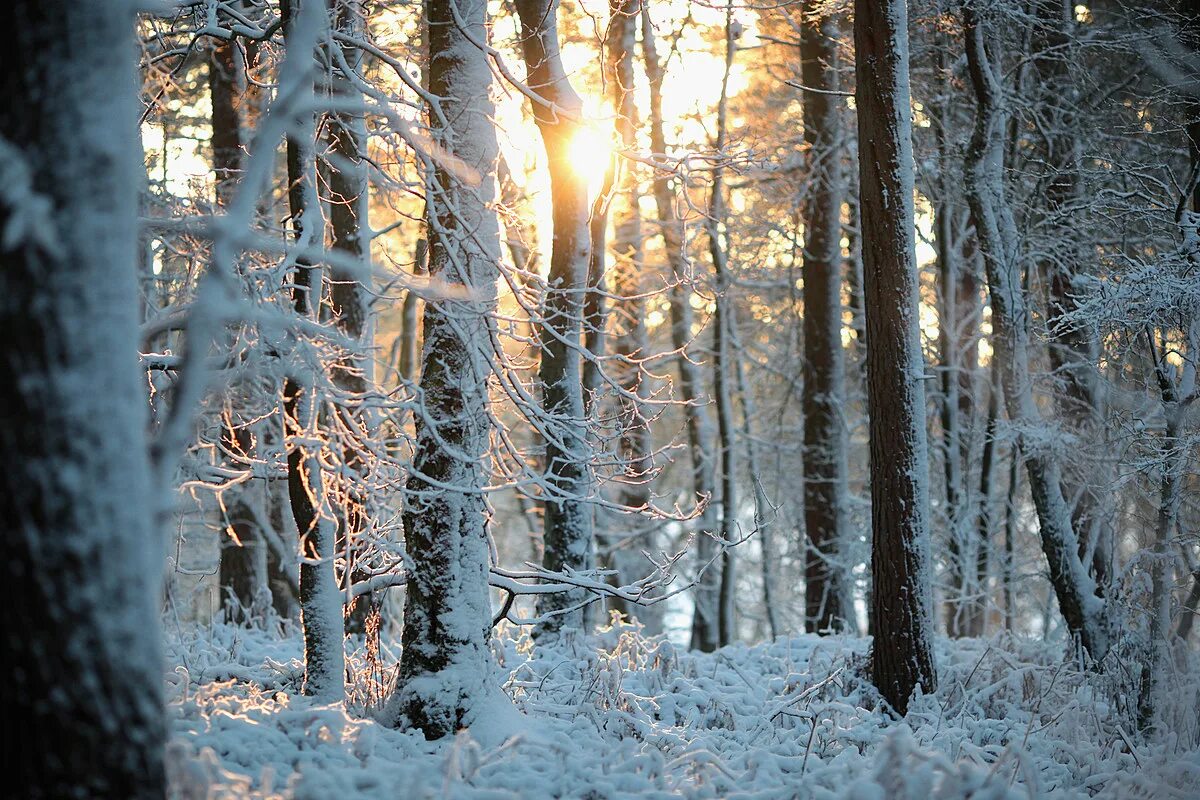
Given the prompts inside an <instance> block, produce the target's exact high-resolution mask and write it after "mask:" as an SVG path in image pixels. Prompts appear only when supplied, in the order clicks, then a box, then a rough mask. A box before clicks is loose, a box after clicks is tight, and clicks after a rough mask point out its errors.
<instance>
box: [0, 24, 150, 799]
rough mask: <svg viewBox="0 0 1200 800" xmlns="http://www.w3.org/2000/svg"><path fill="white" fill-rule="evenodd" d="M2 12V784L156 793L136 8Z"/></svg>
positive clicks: (44, 792) (22, 789)
mask: <svg viewBox="0 0 1200 800" xmlns="http://www.w3.org/2000/svg"><path fill="white" fill-rule="evenodd" d="M0 23H2V24H3V25H4V30H6V31H8V33H9V36H8V44H7V46H6V47H5V50H4V53H3V55H0V87H2V94H0V96H3V97H4V98H5V106H4V109H3V110H2V111H0V164H3V165H4V167H3V169H4V173H5V177H4V189H3V192H0V230H3V231H5V236H4V237H3V241H2V242H0V333H2V338H0V342H3V345H2V347H0V369H2V370H3V373H4V375H5V376H7V379H6V380H4V381H3V382H2V383H3V385H2V386H0V414H2V415H3V418H4V419H5V420H7V421H9V423H10V424H6V425H5V426H4V430H3V433H2V434H0V454H2V455H3V457H4V462H5V464H6V467H5V469H4V471H3V477H2V478H0V485H2V486H3V491H2V492H0V497H2V498H3V500H2V501H0V506H2V509H3V514H4V518H5V519H6V520H7V521H8V522H7V525H6V528H5V533H4V544H3V550H2V551H0V552H2V556H3V558H2V560H0V563H2V564H3V565H4V566H3V569H4V586H5V614H6V619H5V625H4V630H5V633H4V657H3V661H4V663H6V664H8V666H7V667H5V668H4V672H5V674H4V687H5V688H4V701H3V710H4V713H5V717H6V718H7V719H10V720H14V724H15V725H16V727H14V728H13V735H11V736H9V737H7V738H6V740H5V741H6V744H5V750H6V755H5V763H6V765H7V767H6V772H7V773H8V774H9V777H8V782H9V785H10V786H11V787H13V789H14V791H16V792H17V793H19V794H20V795H21V796H22V797H28V798H39V799H40V798H46V799H47V800H49V799H50V798H66V797H120V798H137V799H139V800H140V799H141V798H161V797H164V796H165V792H166V786H165V782H164V774H163V756H162V748H163V742H164V739H165V735H166V730H165V727H166V726H165V720H164V716H163V706H162V695H161V690H160V688H159V687H160V686H161V685H162V672H161V670H162V666H161V663H160V660H161V659H160V652H159V635H158V628H159V613H158V608H157V604H158V600H159V598H158V594H159V582H160V576H161V574H162V569H163V553H162V548H161V544H160V539H159V535H160V531H158V530H156V529H155V527H154V526H153V525H152V520H154V518H155V516H156V514H155V512H156V510H157V509H158V508H159V505H160V503H162V502H163V501H164V500H165V499H166V498H165V497H163V496H159V495H158V494H157V493H156V492H155V488H156V487H155V486H154V484H153V481H152V478H151V471H150V463H149V459H148V444H147V441H146V429H147V424H146V398H145V384H144V376H139V375H138V372H137V368H136V366H135V364H136V357H137V346H138V319H137V311H138V300H137V287H136V281H137V275H136V267H137V263H138V253H137V241H138V232H137V226H136V220H137V214H138V203H137V189H138V186H139V185H140V184H141V183H142V178H141V176H142V175H144V172H143V171H142V168H141V165H140V163H139V160H140V154H139V152H138V149H137V146H136V144H135V143H136V142H137V140H138V139H137V137H138V131H137V129H136V126H135V120H136V119H137V113H138V109H137V107H136V106H137V104H136V100H135V98H136V96H137V94H136V92H137V90H136V87H135V85H134V62H133V53H134V42H133V31H134V19H133V6H132V4H127V5H125V4H118V3H111V4H101V5H91V4H86V3H78V2H63V1H62V0H36V2H29V1H28V0H14V2H10V3H5V4H3V5H2V6H0ZM17 421H19V422H17Z"/></svg>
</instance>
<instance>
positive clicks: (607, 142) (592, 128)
mask: <svg viewBox="0 0 1200 800" xmlns="http://www.w3.org/2000/svg"><path fill="white" fill-rule="evenodd" d="M612 157H613V143H612V137H611V135H609V134H608V133H606V132H605V131H604V130H602V129H601V128H600V127H599V126H598V125H594V124H585V125H583V126H581V127H580V128H579V129H578V130H576V131H575V133H574V135H573V136H572V137H571V143H570V144H569V145H568V146H567V159H568V160H569V161H570V163H571V169H572V170H574V171H575V174H576V175H578V176H579V177H581V178H584V179H585V180H586V181H587V185H588V193H589V194H591V195H593V196H595V194H596V193H597V192H599V191H600V188H601V187H602V186H603V184H604V174H605V172H606V171H607V170H608V166H609V163H610V162H611V161H612Z"/></svg>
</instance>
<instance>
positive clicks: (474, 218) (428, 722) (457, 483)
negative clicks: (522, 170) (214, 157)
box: [388, 0, 500, 739]
mask: <svg viewBox="0 0 1200 800" xmlns="http://www.w3.org/2000/svg"><path fill="white" fill-rule="evenodd" d="M425 8H426V15H427V25H428V41H429V90H430V91H431V92H432V93H433V94H434V95H436V96H437V97H440V98H441V106H440V108H441V116H440V117H439V115H438V114H437V112H436V109H430V112H429V113H430V117H431V121H432V122H433V124H434V130H433V131H432V133H433V136H434V137H435V141H436V142H437V144H438V145H439V146H440V147H442V148H444V149H445V150H446V151H447V152H448V153H449V154H451V155H452V156H453V157H454V158H456V159H460V160H461V162H462V165H463V167H464V168H465V169H467V170H471V171H473V176H472V177H473V178H474V179H464V178H463V177H462V175H461V172H462V169H459V168H456V167H455V166H454V165H448V164H446V163H445V162H442V161H440V160H439V161H438V162H437V163H436V165H435V166H434V167H433V169H432V170H430V172H429V174H430V175H431V182H430V184H429V186H428V187H427V191H426V197H427V201H426V202H427V214H428V217H427V221H428V225H429V232H430V247H429V273H430V275H431V276H433V277H436V278H439V279H440V280H441V281H443V282H445V283H447V284H449V285H451V286H462V287H465V288H466V289H468V290H469V292H470V294H469V296H467V297H464V298H462V299H449V298H447V299H442V300H438V301H429V302H427V303H426V304H425V320H424V346H423V350H422V368H421V395H422V398H423V403H422V409H421V412H420V413H419V414H418V415H417V418H416V437H417V441H416V452H415V453H414V454H413V461H412V469H411V472H410V475H409V478H408V485H407V487H406V493H405V494H406V502H405V509H404V529H405V542H406V547H407V551H408V554H409V556H410V557H411V558H412V562H413V565H412V573H411V574H410V576H409V579H408V594H407V602H406V603H405V608H404V636H403V646H404V649H403V651H402V655H401V658H400V675H399V678H398V682H397V689H396V693H395V695H394V696H393V697H392V699H391V701H390V702H389V704H388V716H389V717H390V718H391V719H392V721H393V722H394V723H395V724H398V725H399V724H405V723H407V724H410V725H413V726H416V727H418V728H420V729H421V730H422V731H423V732H424V733H425V736H426V737H427V738H429V739H437V738H441V737H443V736H446V735H449V734H452V733H454V732H455V731H456V730H458V729H459V728H460V727H462V726H464V725H469V724H470V723H471V722H472V721H473V716H474V710H475V709H476V708H477V707H478V704H479V703H480V702H483V701H485V699H486V698H487V696H488V692H489V687H488V671H489V669H490V658H491V657H490V654H489V650H488V639H489V637H490V635H491V625H492V621H491V604H490V601H489V597H488V583H487V579H488V557H489V556H488V534H487V512H486V508H485V504H484V498H483V495H482V492H481V489H482V487H483V485H484V479H485V476H484V472H483V456H484V453H485V452H486V451H487V445H488V435H489V434H488V432H489V421H488V414H487V397H488V388H487V382H488V374H489V367H488V365H487V363H486V361H485V358H486V354H487V353H488V352H489V351H490V348H491V345H490V341H489V340H490V333H489V330H488V327H489V324H490V322H489V318H490V316H491V315H492V314H493V313H494V311H495V308H496V279H497V276H498V274H499V273H498V267H497V265H498V263H499V259H500V231H499V224H498V221H497V219H496V214H495V210H494V208H493V201H494V198H495V192H496V187H495V169H496V158H497V155H498V146H497V143H496V130H495V127H494V126H493V123H492V114H493V107H492V103H491V101H490V99H489V94H488V93H489V89H490V87H491V73H490V72H489V70H488V65H487V60H486V56H485V55H484V53H483V52H482V51H481V50H479V49H478V48H477V47H475V45H473V44H471V42H470V39H469V38H468V37H471V38H474V39H476V40H479V41H482V40H483V39H484V38H485V37H486V31H485V25H486V18H487V5H486V3H485V2H484V0H428V2H427V3H426V7H425ZM456 17H457V18H458V20H461V27H460V24H459V22H457V21H456ZM439 119H445V120H446V121H447V122H446V125H445V126H444V127H442V126H440V125H439V124H438V121H439Z"/></svg>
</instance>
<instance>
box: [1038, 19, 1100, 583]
mask: <svg viewBox="0 0 1200 800" xmlns="http://www.w3.org/2000/svg"><path fill="white" fill-rule="evenodd" d="M1073 9H1074V6H1073V4H1072V3H1069V2H1065V0H1041V2H1039V3H1038V4H1037V14H1038V25H1037V28H1036V29H1035V30H1038V31H1039V33H1040V35H1039V36H1037V37H1036V39H1037V40H1038V41H1037V45H1035V49H1037V50H1038V51H1039V52H1040V53H1041V56H1040V57H1039V58H1036V59H1034V63H1033V65H1034V68H1035V71H1036V74H1037V76H1038V78H1039V83H1040V86H1041V87H1042V90H1043V93H1044V96H1043V97H1042V98H1041V100H1042V102H1043V103H1044V104H1045V105H1046V106H1047V107H1048V108H1049V109H1050V113H1051V114H1052V115H1053V116H1051V120H1052V123H1051V125H1050V126H1049V127H1050V130H1051V132H1050V133H1049V134H1048V135H1047V138H1046V142H1045V146H1046V153H1045V155H1044V158H1045V161H1046V168H1047V170H1048V171H1049V173H1050V176H1049V177H1050V180H1049V183H1048V185H1047V186H1046V194H1045V196H1046V215H1047V220H1046V222H1047V228H1048V231H1047V233H1046V238H1047V239H1048V240H1049V241H1051V242H1056V243H1058V246H1059V252H1057V253H1055V252H1053V251H1051V252H1049V253H1048V254H1047V255H1045V256H1043V257H1042V258H1041V259H1040V263H1039V264H1038V269H1039V270H1040V271H1041V272H1042V274H1043V275H1044V276H1045V281H1046V284H1047V290H1048V293H1049V297H1048V299H1047V304H1046V326H1047V328H1048V329H1049V334H1050V346H1049V356H1050V366H1051V368H1052V369H1053V370H1054V374H1055V376H1056V377H1057V379H1058V383H1059V386H1060V389H1059V391H1058V392H1056V393H1055V395H1054V399H1055V403H1056V405H1057V408H1058V418H1059V419H1060V420H1061V422H1062V423H1063V424H1064V425H1065V426H1066V427H1067V428H1068V429H1069V430H1070V431H1071V432H1072V433H1073V434H1074V435H1075V436H1076V437H1077V440H1078V441H1079V442H1080V444H1081V445H1082V446H1086V445H1087V444H1089V443H1092V442H1095V441H1096V439H1097V438H1098V437H1099V436H1102V434H1103V428H1102V426H1101V425H1100V424H1099V423H1100V403H1099V397H1098V395H1097V391H1096V385H1095V384H1096V380H1095V375H1096V363H1097V360H1098V355H1097V344H1098V343H1097V342H1096V340H1095V338H1094V337H1093V336H1092V335H1091V333H1090V332H1089V331H1088V329H1087V326H1085V325H1081V324H1079V323H1077V322H1073V321H1072V319H1073V318H1072V314H1074V312H1076V311H1077V310H1078V308H1079V302H1078V299H1077V295H1078V292H1079V290H1078V288H1077V286H1076V278H1077V277H1078V276H1079V274H1080V269H1081V265H1082V264H1084V263H1086V262H1087V261H1088V260H1090V257H1089V256H1088V255H1087V254H1086V253H1082V252H1080V251H1079V249H1078V248H1077V247H1075V246H1074V245H1073V240H1074V238H1075V237H1076V236H1077V233H1076V227H1077V220H1076V218H1075V216H1074V214H1073V213H1072V210H1071V206H1072V204H1073V203H1074V201H1075V200H1076V198H1077V195H1078V189H1077V186H1078V184H1079V175H1078V171H1079V161H1080V158H1081V154H1080V152H1079V140H1078V137H1077V136H1076V135H1075V134H1074V133H1073V131H1074V130H1075V129H1076V127H1077V126H1078V122H1077V121H1076V120H1075V116H1076V112H1075V110H1074V109H1073V108H1071V106H1070V104H1069V102H1068V103H1067V104H1064V103H1063V98H1062V95H1061V90H1062V88H1063V81H1062V76H1063V73H1064V71H1065V66H1064V65H1065V64H1066V63H1067V61H1068V60H1069V59H1070V58H1071V57H1072V56H1073V55H1074V53H1073V51H1072V49H1071V42H1072V40H1073V31H1072V27H1073V26H1074V10H1073ZM1038 45H1040V46H1038ZM1085 463H1087V464H1088V466H1094V463H1093V462H1091V460H1090V459H1087V460H1085ZM1081 471H1082V472H1083V474H1082V475H1081V476H1079V477H1077V478H1074V479H1072V478H1070V477H1069V476H1064V479H1063V494H1064V496H1065V497H1066V498H1070V500H1071V503H1072V506H1071V524H1072V527H1073V528H1074V530H1075V533H1076V536H1077V537H1078V539H1079V555H1080V557H1081V558H1082V559H1083V562H1084V564H1085V565H1087V566H1088V567H1089V568H1090V569H1091V571H1092V575H1093V576H1094V577H1095V579H1096V582H1097V583H1098V584H1099V585H1100V586H1101V587H1104V586H1105V585H1106V584H1107V583H1108V559H1109V548H1108V545H1107V542H1106V541H1105V538H1106V537H1105V536H1104V520H1103V509H1104V504H1103V502H1102V499H1101V496H1100V493H1099V490H1098V488H1097V484H1098V483H1099V481H1098V479H1097V478H1096V477H1095V474H1094V473H1095V470H1094V469H1087V467H1083V468H1082V470H1081Z"/></svg>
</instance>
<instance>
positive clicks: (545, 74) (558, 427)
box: [516, 0, 595, 635]
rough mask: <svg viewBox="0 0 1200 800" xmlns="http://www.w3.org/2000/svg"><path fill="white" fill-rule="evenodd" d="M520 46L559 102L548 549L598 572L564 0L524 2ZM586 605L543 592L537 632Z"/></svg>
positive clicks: (580, 206) (546, 405)
mask: <svg viewBox="0 0 1200 800" xmlns="http://www.w3.org/2000/svg"><path fill="white" fill-rule="evenodd" d="M516 6H517V13H518V15H519V16H520V18H521V31H522V42H521V44H522V51H523V54H524V57H525V66H526V70H527V73H528V82H529V85H530V87H531V88H532V89H534V90H535V91H536V92H538V93H539V94H540V95H541V96H542V97H543V98H545V99H546V100H547V101H549V102H550V103H553V104H554V105H555V106H556V109H551V108H547V107H546V106H544V105H542V104H540V103H534V104H533V106H534V107H533V112H534V118H535V119H536V120H537V124H538V129H539V130H540V131H541V134H542V143H543V144H544V145H545V148H546V157H547V161H548V162H549V166H550V191H551V195H552V203H553V224H554V244H553V247H552V248H551V253H550V273H549V276H548V284H549V285H548V286H547V288H546V299H545V304H544V306H543V332H542V337H541V342H542V359H541V368H540V371H539V379H540V382H541V386H542V409H543V411H544V419H543V420H542V422H543V425H544V427H545V428H546V487H545V489H546V497H545V503H546V511H545V535H544V541H545V555H544V557H543V560H542V565H543V566H544V567H545V568H546V569H548V570H550V571H552V572H559V571H561V570H563V569H564V568H569V569H573V570H576V571H581V570H587V569H591V567H592V561H593V553H592V547H593V542H592V529H593V520H592V507H591V505H590V503H589V498H590V497H591V496H592V494H593V492H594V490H595V487H594V486H593V477H592V464H591V461H592V459H591V454H590V445H589V443H588V439H587V420H586V418H585V414H584V402H583V383H582V381H583V379H582V374H581V368H582V364H581V353H580V334H581V329H582V324H583V312H584V310H583V297H582V293H581V291H580V290H582V289H584V288H585V287H586V286H587V280H588V279H587V275H588V255H589V252H590V250H589V246H590V232H589V230H588V211H589V207H588V192H587V182H586V180H585V179H584V177H583V175H582V173H581V172H580V171H578V170H577V169H575V167H574V165H572V164H571V160H570V146H571V142H572V139H573V138H574V136H575V135H576V134H577V133H578V131H579V129H580V121H579V115H580V114H581V112H582V109H583V103H582V101H581V100H580V99H579V95H577V94H576V93H575V90H574V89H573V88H571V84H570V82H569V81H568V80H567V75H566V73H565V72H564V69H563V65H562V60H561V59H560V57H559V43H558V23H557V7H558V0H518V2H517V3H516ZM586 602H587V597H586V593H585V592H584V591H583V590H580V589H573V590H571V591H567V592H558V593H554V594H546V595H542V596H541V598H540V602H539V604H538V611H539V613H542V614H555V616H553V617H551V618H550V619H548V620H546V622H545V623H543V624H541V625H539V626H537V628H536V629H535V632H536V633H537V635H542V634H546V633H556V632H558V631H560V630H563V629H566V630H582V629H583V626H584V613H583V608H582V605H583V604H584V603H586Z"/></svg>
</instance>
